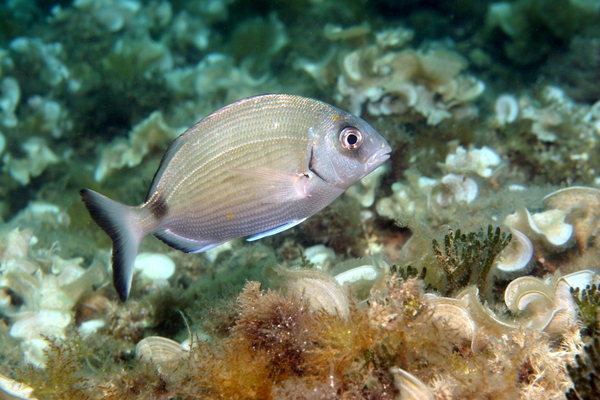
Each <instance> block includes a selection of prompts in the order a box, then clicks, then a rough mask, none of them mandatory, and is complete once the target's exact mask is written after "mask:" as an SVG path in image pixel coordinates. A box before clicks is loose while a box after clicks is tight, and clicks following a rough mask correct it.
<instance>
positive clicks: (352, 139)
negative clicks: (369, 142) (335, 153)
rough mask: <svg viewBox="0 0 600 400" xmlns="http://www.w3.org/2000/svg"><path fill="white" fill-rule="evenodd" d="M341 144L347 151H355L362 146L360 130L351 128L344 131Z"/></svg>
mask: <svg viewBox="0 0 600 400" xmlns="http://www.w3.org/2000/svg"><path fill="white" fill-rule="evenodd" d="M340 142H341V143H342V146H344V148H345V149H348V150H354V149H357V148H359V147H360V145H361V144H362V135H361V133H360V131H359V130H358V129H356V128H354V127H351V126H349V127H346V128H344V129H343V130H342V132H341V134H340Z"/></svg>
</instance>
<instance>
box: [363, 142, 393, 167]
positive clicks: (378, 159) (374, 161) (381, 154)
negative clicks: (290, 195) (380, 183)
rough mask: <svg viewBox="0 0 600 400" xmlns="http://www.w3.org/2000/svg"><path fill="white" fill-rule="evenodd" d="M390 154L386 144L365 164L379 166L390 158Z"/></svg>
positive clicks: (388, 146) (389, 148) (390, 150)
mask: <svg viewBox="0 0 600 400" xmlns="http://www.w3.org/2000/svg"><path fill="white" fill-rule="evenodd" d="M391 152H392V148H391V147H390V145H389V144H386V145H385V146H384V147H382V148H381V149H379V150H377V151H376V152H375V153H373V155H371V157H369V159H368V160H367V164H369V165H377V166H379V165H381V164H383V163H384V162H386V161H387V159H388V158H390V153H391Z"/></svg>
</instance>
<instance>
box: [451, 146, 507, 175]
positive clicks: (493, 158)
mask: <svg viewBox="0 0 600 400" xmlns="http://www.w3.org/2000/svg"><path fill="white" fill-rule="evenodd" d="M500 161H501V160H500V156H498V154H496V153H495V152H494V151H493V150H492V149H490V148H489V147H487V146H483V147H482V148H481V149H475V148H473V149H469V150H466V149H465V148H464V147H462V146H458V147H457V149H456V152H455V153H450V154H448V155H447V156H446V162H445V163H444V164H443V165H442V166H443V167H444V168H445V169H446V170H447V171H448V172H455V173H459V174H462V173H467V172H475V173H476V174H478V175H479V176H482V177H484V178H489V177H490V176H492V174H493V173H494V168H493V167H496V166H498V165H499V164H500Z"/></svg>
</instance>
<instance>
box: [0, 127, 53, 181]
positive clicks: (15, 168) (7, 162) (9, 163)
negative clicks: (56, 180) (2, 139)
mask: <svg viewBox="0 0 600 400" xmlns="http://www.w3.org/2000/svg"><path fill="white" fill-rule="evenodd" d="M22 149H23V151H24V152H25V153H26V154H27V157H26V158H14V157H13V156H11V155H10V153H7V154H5V155H4V157H3V161H4V170H5V171H8V172H9V173H10V175H11V176H12V177H13V178H14V179H15V180H16V181H18V182H19V183H20V184H21V185H27V184H29V182H30V180H31V178H34V177H37V176H40V175H41V174H42V173H43V172H44V170H45V169H46V168H47V167H48V166H50V165H52V164H56V163H58V162H59V161H60V158H59V157H58V156H57V155H56V154H54V152H53V151H52V150H51V149H50V148H49V147H48V145H47V144H46V141H45V140H44V139H42V138H39V137H31V138H29V139H28V140H27V141H26V142H25V143H23V144H22Z"/></svg>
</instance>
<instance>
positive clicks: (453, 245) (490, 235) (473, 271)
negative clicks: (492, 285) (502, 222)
mask: <svg viewBox="0 0 600 400" xmlns="http://www.w3.org/2000/svg"><path fill="white" fill-rule="evenodd" d="M511 239H512V234H510V233H509V234H506V233H505V232H502V230H501V229H500V228H499V227H497V228H496V229H494V228H493V227H492V225H488V229H487V232H484V231H483V229H482V230H480V231H478V232H470V233H467V234H465V233H462V232H461V231H460V229H457V230H456V231H453V230H449V232H448V234H447V235H446V236H445V237H444V243H443V248H442V247H441V246H440V244H439V243H438V241H437V240H436V239H433V241H432V246H433V254H434V257H435V259H436V260H437V262H438V264H439V265H440V266H441V267H442V269H443V271H444V273H445V274H446V278H447V279H446V294H448V295H451V294H452V293H454V292H455V291H456V290H457V289H460V288H463V287H465V286H467V285H473V284H474V285H476V286H477V287H478V288H479V293H481V294H482V295H483V294H485V293H486V292H487V289H488V287H487V277H488V274H489V272H490V269H491V268H492V265H493V264H494V260H495V259H496V257H497V256H498V254H500V252H501V251H502V250H504V248H505V247H506V246H507V245H508V244H509V243H510V241H511Z"/></svg>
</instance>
